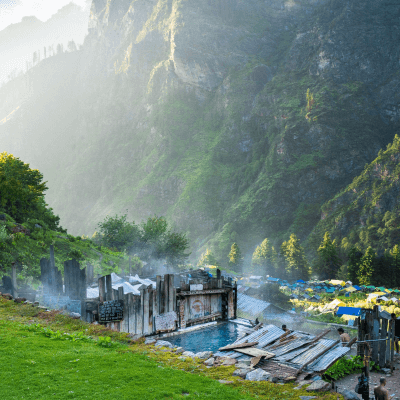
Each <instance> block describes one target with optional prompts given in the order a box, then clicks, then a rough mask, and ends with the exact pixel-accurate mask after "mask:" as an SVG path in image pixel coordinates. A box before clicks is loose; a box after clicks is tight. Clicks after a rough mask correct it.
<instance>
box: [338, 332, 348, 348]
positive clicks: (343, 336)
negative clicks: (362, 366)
mask: <svg viewBox="0 0 400 400" xmlns="http://www.w3.org/2000/svg"><path fill="white" fill-rule="evenodd" d="M337 331H338V333H339V335H340V340H341V341H342V345H343V346H345V345H346V344H347V343H349V342H350V336H349V334H348V333H346V332H345V331H344V329H343V328H339V329H338V330H337Z"/></svg>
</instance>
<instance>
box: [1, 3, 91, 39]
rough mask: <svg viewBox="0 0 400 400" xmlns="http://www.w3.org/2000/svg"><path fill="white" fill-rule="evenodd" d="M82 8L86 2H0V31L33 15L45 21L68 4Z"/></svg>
mask: <svg viewBox="0 0 400 400" xmlns="http://www.w3.org/2000/svg"><path fill="white" fill-rule="evenodd" d="M71 2H73V3H75V4H78V5H80V6H81V7H84V6H85V4H87V3H88V2H87V0H0V31H1V30H3V29H4V28H5V27H7V26H8V25H10V24H15V23H17V22H21V19H22V17H26V16H32V15H34V16H35V17H37V18H38V19H40V20H41V21H43V22H44V21H47V20H48V19H49V18H50V17H51V16H52V15H53V14H55V13H56V12H57V11H58V10H59V9H60V8H61V7H63V6H65V5H67V4H68V3H71Z"/></svg>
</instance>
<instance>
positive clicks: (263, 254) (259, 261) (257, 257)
mask: <svg viewBox="0 0 400 400" xmlns="http://www.w3.org/2000/svg"><path fill="white" fill-rule="evenodd" d="M273 251H275V249H274V250H273V248H272V247H271V246H270V243H269V241H268V239H264V240H263V241H262V243H261V244H260V245H259V246H257V247H256V249H255V250H254V253H253V257H252V260H251V263H252V266H253V269H254V270H258V271H260V272H261V273H262V275H274V273H275V268H274V263H273V261H274V260H273V259H274V258H275V257H276V252H275V254H273Z"/></svg>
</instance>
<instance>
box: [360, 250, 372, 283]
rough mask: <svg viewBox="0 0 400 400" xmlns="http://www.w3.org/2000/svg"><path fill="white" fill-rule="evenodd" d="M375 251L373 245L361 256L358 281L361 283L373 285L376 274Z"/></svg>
mask: <svg viewBox="0 0 400 400" xmlns="http://www.w3.org/2000/svg"><path fill="white" fill-rule="evenodd" d="M374 261H375V252H374V250H373V249H372V247H371V246H369V247H368V249H367V250H366V252H365V254H364V255H363V257H362V258H361V263H360V268H359V270H358V281H359V282H360V284H361V285H365V286H368V285H371V283H372V277H373V275H374Z"/></svg>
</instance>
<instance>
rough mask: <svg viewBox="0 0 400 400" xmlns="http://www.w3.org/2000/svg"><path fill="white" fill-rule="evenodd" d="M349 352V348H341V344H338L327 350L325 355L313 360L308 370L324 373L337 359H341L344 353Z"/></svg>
mask: <svg viewBox="0 0 400 400" xmlns="http://www.w3.org/2000/svg"><path fill="white" fill-rule="evenodd" d="M349 351H350V348H349V347H342V344H341V343H339V344H338V345H337V346H336V347H334V348H333V349H331V350H329V351H328V352H327V353H326V354H324V355H323V356H322V357H320V358H319V359H317V360H315V361H314V362H313V363H311V364H310V365H309V366H308V368H307V369H308V370H312V371H317V372H320V371H325V370H326V369H328V368H329V367H330V366H331V365H332V364H333V363H334V362H335V361H336V360H337V359H338V358H340V357H343V356H344V355H345V354H346V353H348V352H349Z"/></svg>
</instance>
